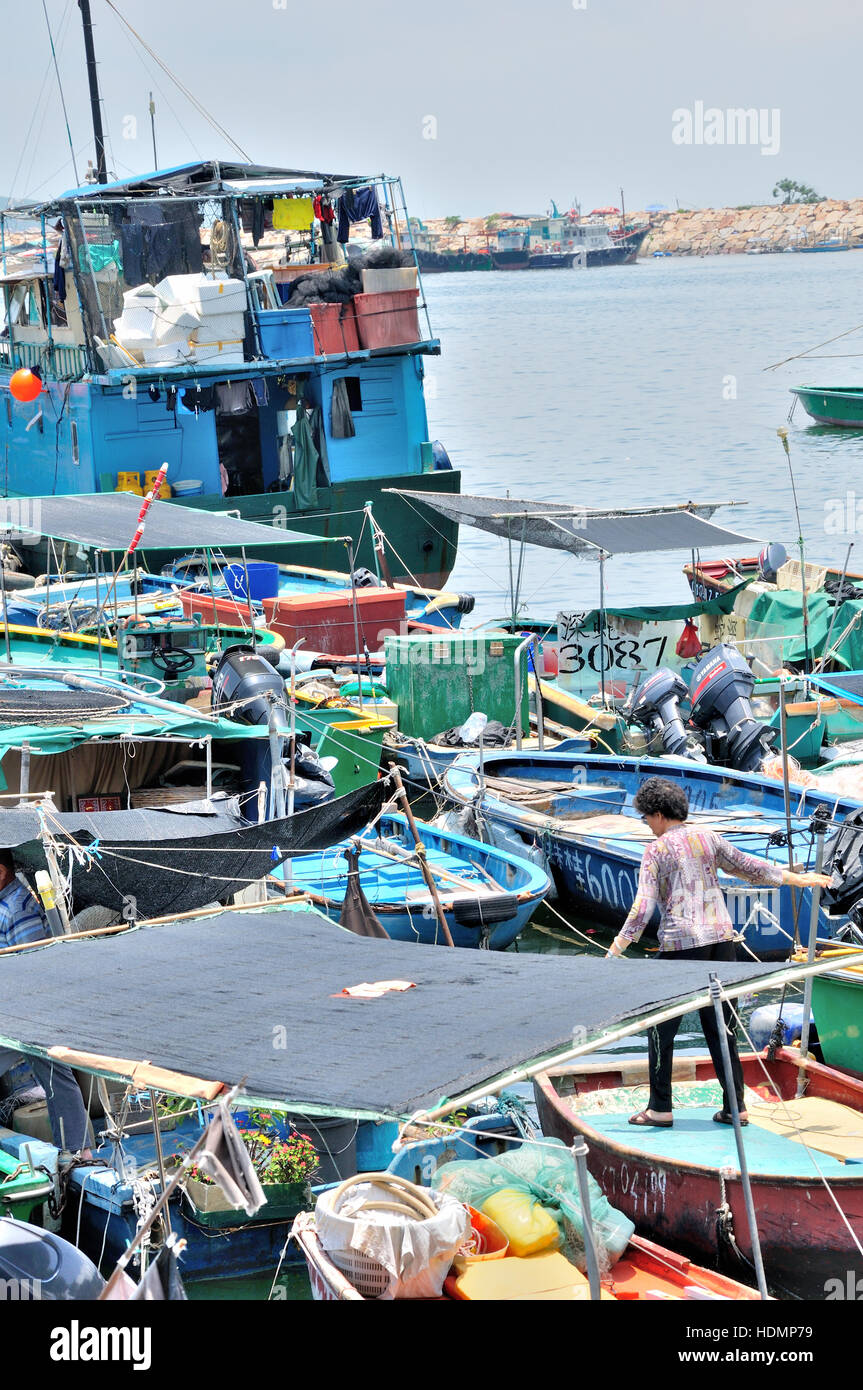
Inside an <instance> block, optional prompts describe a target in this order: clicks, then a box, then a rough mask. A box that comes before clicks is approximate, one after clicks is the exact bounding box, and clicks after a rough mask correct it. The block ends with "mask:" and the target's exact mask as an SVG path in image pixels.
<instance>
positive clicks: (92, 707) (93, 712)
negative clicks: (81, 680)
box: [0, 687, 132, 725]
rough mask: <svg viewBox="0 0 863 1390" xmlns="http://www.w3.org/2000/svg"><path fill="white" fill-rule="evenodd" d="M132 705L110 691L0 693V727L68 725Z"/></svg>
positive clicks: (23, 689)
mask: <svg viewBox="0 0 863 1390" xmlns="http://www.w3.org/2000/svg"><path fill="white" fill-rule="evenodd" d="M131 703H132V701H131V700H130V699H129V698H128V696H126V695H118V694H114V693H113V692H111V691H107V690H106V691H101V690H100V691H92V692H91V691H86V690H33V689H30V690H28V689H25V688H24V687H22V688H20V689H16V690H0V724H43V725H44V724H71V723H78V722H80V721H81V720H84V719H104V718H107V717H108V716H109V715H113V714H117V713H118V712H119V711H120V710H124V709H128V708H129V707H130V705H131Z"/></svg>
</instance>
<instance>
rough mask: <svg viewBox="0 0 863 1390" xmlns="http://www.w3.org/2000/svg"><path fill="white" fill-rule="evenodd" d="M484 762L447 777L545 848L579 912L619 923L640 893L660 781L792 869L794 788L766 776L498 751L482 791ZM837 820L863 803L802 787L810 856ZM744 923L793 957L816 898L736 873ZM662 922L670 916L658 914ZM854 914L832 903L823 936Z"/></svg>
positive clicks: (467, 800)
mask: <svg viewBox="0 0 863 1390" xmlns="http://www.w3.org/2000/svg"><path fill="white" fill-rule="evenodd" d="M478 762H479V760H478V757H477V755H476V754H475V753H463V754H462V755H461V757H460V758H458V759H457V760H456V762H455V763H454V764H453V765H452V767H451V768H449V770H448V771H447V772H446V773H445V775H444V787H445V788H446V790H447V792H448V793H449V794H450V795H451V796H452V798H453V799H454V800H455V801H456V802H458V803H459V804H460V805H468V804H473V803H477V802H478V801H481V807H482V812H483V815H484V816H485V817H486V819H487V820H490V821H492V822H494V823H496V824H500V825H503V826H506V827H508V828H509V829H511V830H515V831H516V832H517V833H518V834H519V835H520V836H521V838H522V839H523V840H524V841H525V843H526V844H528V845H535V844H541V845H542V847H543V849H544V850H545V853H546V855H547V857H548V862H549V865H550V867H551V869H552V871H553V873H554V876H555V879H556V881H557V884H558V887H559V889H560V891H561V892H562V893H563V894H565V895H566V896H567V897H568V898H569V900H570V901H571V902H573V903H574V904H575V905H576V907H577V909H578V910H579V912H580V913H581V914H582V915H584V916H587V917H590V918H592V919H597V918H598V919H600V920H604V921H607V922H609V923H610V924H611V925H613V926H619V925H620V924H621V923H622V922H623V921H624V919H625V918H626V915H627V913H628V912H629V909H630V908H631V906H632V903H633V901H634V899H635V894H636V889H637V881H638V872H639V868H640V866H641V858H642V854H643V852H644V847H645V845H646V844H647V843H648V842H649V840H650V838H651V836H650V831H649V830H648V829H647V827H646V826H644V825H643V824H642V822H641V818H640V816H639V815H638V813H637V812H636V811H635V809H634V806H633V798H634V796H635V793H636V791H637V790H638V787H639V786H640V785H641V783H642V782H643V781H644V780H645V779H646V778H648V777H664V778H668V779H670V780H672V781H674V782H676V783H679V785H680V786H681V787H682V788H683V789H684V790H685V791H686V793H687V795H688V798H689V805H690V819H691V821H692V822H693V823H694V824H697V825H701V826H703V827H705V828H709V829H711V830H715V831H717V832H718V833H719V834H721V835H724V836H726V837H727V838H728V839H729V840H730V841H731V842H732V843H733V844H736V845H738V846H739V847H740V848H741V849H744V850H745V851H747V852H748V853H750V854H754V855H756V856H758V857H760V858H763V859H770V860H773V861H775V862H777V863H781V864H783V865H786V864H787V862H788V851H787V848H784V847H780V846H779V845H778V844H777V843H775V842H774V843H772V844H771V837H773V836H774V835H775V832H777V831H780V832H782V834H783V835H784V832H785V809H784V799H783V788H782V784H781V783H780V782H776V781H775V780H773V779H771V778H768V777H764V776H761V775H760V774H758V773H740V772H731V771H729V770H727V769H723V768H717V767H709V766H706V765H704V764H699V763H694V762H690V761H688V760H686V759H680V758H626V757H617V756H605V755H602V754H595V753H587V754H564V753H558V752H553V753H521V754H518V753H490V754H488V755H486V757H485V760H484V770H483V788H484V790H482V791H481V789H480V774H479V766H478ZM819 805H822V806H827V807H828V808H829V812H830V816H831V818H832V819H833V820H836V819H841V818H842V817H843V816H845V815H847V814H848V813H849V812H851V811H855V810H858V809H859V808H860V805H861V803H860V802H858V801H855V800H852V799H850V798H848V799H845V798H840V797H838V796H837V795H836V794H835V793H831V792H830V791H828V790H827V789H826V788H824V789H823V790H821V789H819V788H817V787H814V788H802V787H795V788H794V791H793V796H792V821H791V823H792V835H793V841H794V845H795V850H796V855H797V857H798V858H799V859H800V860H801V861H802V860H803V859H804V858H805V857H806V856H808V855H809V854H810V853H811V836H810V834H809V824H810V821H811V818H812V815H813V813H814V811H815V808H816V806H819ZM725 881H726V883H727V887H725V888H724V892H725V900H726V905H727V907H728V911H729V915H730V917H731V920H732V923H733V924H734V926H735V928H736V929H737V930H742V931H743V932H744V934H745V940H746V943H747V945H748V946H749V947H750V949H751V950H752V951H754V952H756V953H757V954H758V955H759V956H761V957H762V959H770V958H774V957H777V958H778V957H782V956H785V955H787V954H788V949H789V946H790V943H791V941H792V940H793V938H794V923H795V919H796V920H797V921H798V923H808V921H809V911H810V898H811V893H810V890H809V889H804V890H802V892H800V891H799V890H796V891H797V903H796V904H795V901H794V898H793V897H792V890H791V888H790V887H787V886H785V887H781V888H770V887H759V886H757V885H754V884H748V883H747V884H742V883H740V882H738V881H737V880H733V879H726V880H725ZM656 920H657V921H658V914H657V918H656ZM844 921H845V918H844V915H838V916H835V917H834V916H832V915H831V914H830V913H829V912H828V911H827V910H826V908H825V907H824V906H823V905H822V906H821V908H820V917H819V935H820V936H821V937H822V938H823V939H827V938H829V937H831V936H832V935H833V934H834V932H835V931H836V930H837V929H838V927H840V926H841V925H842V923H843V922H844Z"/></svg>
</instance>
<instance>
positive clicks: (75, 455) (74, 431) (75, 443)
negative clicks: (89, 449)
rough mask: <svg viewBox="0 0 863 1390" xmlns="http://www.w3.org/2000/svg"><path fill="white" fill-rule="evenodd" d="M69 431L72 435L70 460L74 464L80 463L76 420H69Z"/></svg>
mask: <svg viewBox="0 0 863 1390" xmlns="http://www.w3.org/2000/svg"><path fill="white" fill-rule="evenodd" d="M69 433H70V435H71V437H72V462H73V463H74V464H76V465H77V464H78V463H80V461H81V460H80V455H79V450H78V422H77V420H73V421H72V422H71V424H70V426H69Z"/></svg>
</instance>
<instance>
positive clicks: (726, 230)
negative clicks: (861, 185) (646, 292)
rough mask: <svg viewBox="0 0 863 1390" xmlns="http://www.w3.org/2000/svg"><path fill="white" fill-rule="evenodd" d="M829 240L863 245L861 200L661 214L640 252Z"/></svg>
mask: <svg viewBox="0 0 863 1390" xmlns="http://www.w3.org/2000/svg"><path fill="white" fill-rule="evenodd" d="M833 240H839V241H841V242H843V243H847V244H849V245H853V244H855V243H863V199H860V198H858V199H855V200H854V201H853V202H850V203H845V202H839V201H838V200H834V199H828V200H825V201H824V202H821V203H784V204H782V205H780V206H776V205H774V206H772V207H750V208H702V209H700V210H699V211H695V212H670V213H665V214H664V215H661V216H660V217H659V218H657V219H656V222H655V225H654V227H653V228H652V230H651V232H650V235H649V236H648V237H647V238H646V240H645V242H644V245H643V246H642V250H641V254H642V256H650V255H651V254H652V253H653V252H654V251H670V252H671V253H672V255H679V256H721V255H729V254H734V253H735V252H736V253H738V254H739V253H741V252H746V251H756V250H761V251H785V250H797V249H799V248H800V247H801V246H815V245H819V244H821V243H823V242H825V241H833Z"/></svg>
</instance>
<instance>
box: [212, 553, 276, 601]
mask: <svg viewBox="0 0 863 1390" xmlns="http://www.w3.org/2000/svg"><path fill="white" fill-rule="evenodd" d="M246 570H248V571H249V588H250V590H251V598H252V601H253V602H255V601H257V602H260V600H261V599H262V598H276V596H277V595H278V592H279V567H278V565H274V564H272V563H271V562H270V561H269V560H250V561H249V563H248V564H247V565H246V566H245V567H243V565H227V566H226V568H225V570H224V575H225V582H226V584H227V586H228V588H229V589H230V591H231V593H232V594H233V595H234V596H235V598H248V597H249V594H247V593H246Z"/></svg>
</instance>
